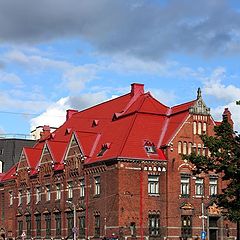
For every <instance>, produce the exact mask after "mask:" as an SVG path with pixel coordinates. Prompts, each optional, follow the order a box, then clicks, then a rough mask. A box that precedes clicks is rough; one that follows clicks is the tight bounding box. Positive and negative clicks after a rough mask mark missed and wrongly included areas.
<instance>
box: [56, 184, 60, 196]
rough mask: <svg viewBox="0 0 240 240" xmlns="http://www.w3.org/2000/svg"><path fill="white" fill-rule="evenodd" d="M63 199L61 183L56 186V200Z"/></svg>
mask: <svg viewBox="0 0 240 240" xmlns="http://www.w3.org/2000/svg"><path fill="white" fill-rule="evenodd" d="M60 199H61V183H57V184H56V200H60Z"/></svg>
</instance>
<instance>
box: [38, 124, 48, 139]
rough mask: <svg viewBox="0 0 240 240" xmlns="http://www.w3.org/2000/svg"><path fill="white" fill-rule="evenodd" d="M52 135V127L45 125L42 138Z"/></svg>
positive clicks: (41, 134)
mask: <svg viewBox="0 0 240 240" xmlns="http://www.w3.org/2000/svg"><path fill="white" fill-rule="evenodd" d="M49 134H50V127H49V125H44V126H43V127H42V132H41V133H40V138H41V139H43V138H45V137H47V136H48V135H49Z"/></svg>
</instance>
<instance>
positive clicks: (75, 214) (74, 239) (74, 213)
mask: <svg viewBox="0 0 240 240" xmlns="http://www.w3.org/2000/svg"><path fill="white" fill-rule="evenodd" d="M66 203H69V204H71V205H72V206H73V229H72V231H73V240H77V226H76V220H77V219H76V218H77V211H76V205H75V204H74V203H73V202H71V201H66Z"/></svg>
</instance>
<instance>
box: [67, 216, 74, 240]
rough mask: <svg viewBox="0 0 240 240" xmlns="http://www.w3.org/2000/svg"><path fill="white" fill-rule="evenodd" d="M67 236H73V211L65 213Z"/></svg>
mask: <svg viewBox="0 0 240 240" xmlns="http://www.w3.org/2000/svg"><path fill="white" fill-rule="evenodd" d="M67 227H68V236H73V231H72V229H73V212H68V213H67Z"/></svg>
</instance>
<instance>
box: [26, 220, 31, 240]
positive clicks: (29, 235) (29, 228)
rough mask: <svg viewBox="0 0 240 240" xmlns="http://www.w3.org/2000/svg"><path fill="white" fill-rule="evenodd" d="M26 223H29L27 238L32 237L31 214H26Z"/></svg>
mask: <svg viewBox="0 0 240 240" xmlns="http://www.w3.org/2000/svg"><path fill="white" fill-rule="evenodd" d="M26 224H27V233H26V235H27V238H30V237H31V228H32V226H31V215H27V216H26Z"/></svg>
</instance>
